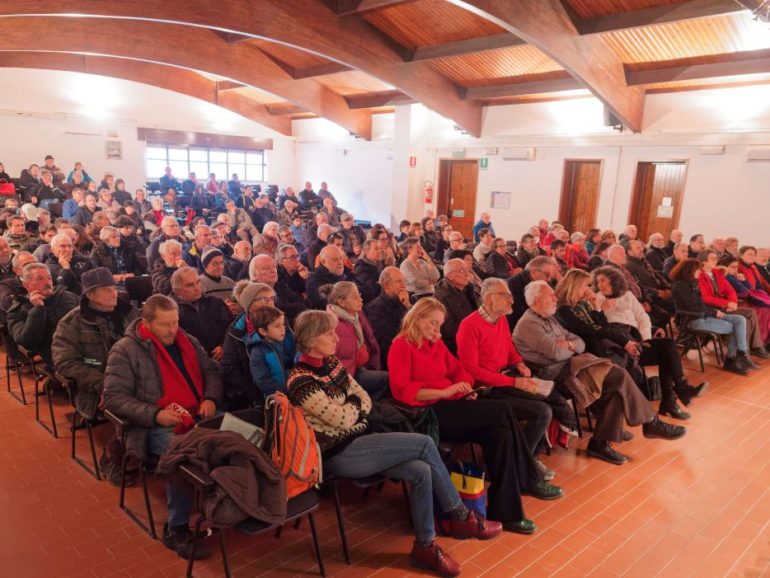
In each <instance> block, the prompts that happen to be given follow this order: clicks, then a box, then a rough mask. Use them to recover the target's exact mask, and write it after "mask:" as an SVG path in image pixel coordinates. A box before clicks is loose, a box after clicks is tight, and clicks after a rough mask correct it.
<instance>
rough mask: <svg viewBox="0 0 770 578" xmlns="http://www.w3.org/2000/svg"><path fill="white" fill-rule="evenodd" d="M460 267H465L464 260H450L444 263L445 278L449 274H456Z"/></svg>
mask: <svg viewBox="0 0 770 578" xmlns="http://www.w3.org/2000/svg"><path fill="white" fill-rule="evenodd" d="M459 267H465V261H463V260H462V259H449V261H447V262H446V263H444V277H446V276H447V275H448V274H449V273H454V272H455V271H457V269H458V268H459Z"/></svg>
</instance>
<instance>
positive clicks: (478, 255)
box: [473, 227, 495, 269]
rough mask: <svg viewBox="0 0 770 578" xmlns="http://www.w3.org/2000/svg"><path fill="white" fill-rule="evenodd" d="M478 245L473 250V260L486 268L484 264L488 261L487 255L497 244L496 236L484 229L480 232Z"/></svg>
mask: <svg viewBox="0 0 770 578" xmlns="http://www.w3.org/2000/svg"><path fill="white" fill-rule="evenodd" d="M478 238H479V240H478V244H477V245H476V247H474V249H473V258H474V259H476V262H477V263H478V264H479V265H481V267H482V269H483V268H484V262H485V261H486V259H487V253H489V252H490V251H491V250H492V244H493V243H494V242H495V236H494V235H493V234H492V233H490V232H489V229H488V228H487V227H482V228H481V229H479V232H478Z"/></svg>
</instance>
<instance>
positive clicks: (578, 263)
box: [565, 231, 590, 269]
mask: <svg viewBox="0 0 770 578" xmlns="http://www.w3.org/2000/svg"><path fill="white" fill-rule="evenodd" d="M585 245H586V236H585V235H584V234H583V233H581V232H580V231H576V232H575V233H572V235H570V242H569V243H568V244H567V254H566V256H565V261H566V262H567V267H568V268H569V269H575V268H576V269H587V268H588V260H589V259H590V256H589V255H588V252H587V251H586V247H585Z"/></svg>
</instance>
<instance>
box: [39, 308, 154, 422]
mask: <svg viewBox="0 0 770 578" xmlns="http://www.w3.org/2000/svg"><path fill="white" fill-rule="evenodd" d="M113 318H114V319H115V320H119V325H117V326H116V327H115V328H114V329H113V331H110V328H109V322H108V321H107V318H106V317H104V316H103V315H100V314H98V313H96V312H95V311H94V310H93V309H91V308H90V307H89V306H88V303H87V299H86V298H85V297H83V298H82V299H81V301H80V307H77V308H76V309H73V310H72V311H70V312H69V313H68V314H67V315H65V316H64V318H63V319H62V320H61V321H60V322H59V325H58V326H57V327H56V333H54V336H53V342H52V343H51V355H52V357H53V362H54V367H55V368H56V371H58V372H59V373H61V374H62V375H63V376H64V377H66V378H68V379H71V380H73V381H74V382H75V407H76V408H77V410H78V411H79V412H80V414H81V415H83V416H84V417H86V418H91V417H93V416H94V414H95V413H96V408H97V406H98V403H99V396H100V395H101V393H102V386H103V384H104V368H105V365H106V364H107V357H108V356H109V353H110V348H111V347H112V346H113V345H114V344H115V342H117V340H118V339H119V338H120V337H121V336H122V335H123V334H124V333H125V331H126V329H127V328H128V326H129V325H130V324H131V323H132V322H133V321H134V320H135V319H138V318H139V311H137V310H136V308H134V307H133V306H132V305H131V304H130V303H128V302H127V301H122V300H118V304H117V307H116V308H115V314H114V317H113ZM116 337H117V338H116Z"/></svg>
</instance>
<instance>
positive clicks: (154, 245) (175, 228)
mask: <svg viewBox="0 0 770 578" xmlns="http://www.w3.org/2000/svg"><path fill="white" fill-rule="evenodd" d="M181 230H182V229H181V227H180V226H179V222H178V221H177V220H176V219H175V218H174V217H163V220H162V221H161V224H160V234H159V235H158V236H156V237H155V238H154V239H153V240H152V242H150V244H149V246H148V247H147V269H148V270H149V271H152V270H153V269H154V267H155V262H156V261H157V260H158V259H159V258H160V251H159V247H160V244H161V243H164V242H166V241H168V240H169V239H173V240H175V241H178V242H179V243H180V244H181V245H182V246H184V243H185V238H184V237H183V236H182V235H181ZM180 256H181V255H180Z"/></svg>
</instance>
